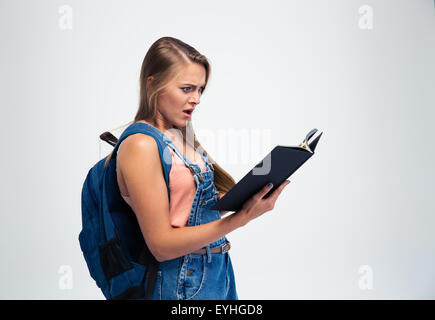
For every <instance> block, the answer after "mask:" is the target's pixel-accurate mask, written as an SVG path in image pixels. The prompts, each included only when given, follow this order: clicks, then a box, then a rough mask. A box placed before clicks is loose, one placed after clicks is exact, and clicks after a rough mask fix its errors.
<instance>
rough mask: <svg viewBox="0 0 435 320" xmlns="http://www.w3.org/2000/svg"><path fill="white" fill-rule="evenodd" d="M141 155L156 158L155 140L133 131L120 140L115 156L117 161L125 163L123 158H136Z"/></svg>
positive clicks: (157, 155)
mask: <svg viewBox="0 0 435 320" xmlns="http://www.w3.org/2000/svg"><path fill="white" fill-rule="evenodd" d="M141 156H146V157H147V158H148V159H149V158H155V159H154V160H156V157H157V160H158V157H159V152H158V147H157V142H156V141H155V140H154V138H153V137H151V136H149V135H146V134H142V133H135V134H132V135H130V136H128V137H127V138H125V139H124V141H122V143H121V145H120V146H119V149H118V154H117V158H118V160H119V163H120V164H121V165H122V163H125V161H123V160H127V159H132V158H137V157H141Z"/></svg>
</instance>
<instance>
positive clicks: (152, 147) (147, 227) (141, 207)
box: [117, 134, 279, 261]
mask: <svg viewBox="0 0 435 320" xmlns="http://www.w3.org/2000/svg"><path fill="white" fill-rule="evenodd" d="M121 146H122V148H121V147H120V149H119V151H118V155H117V157H118V168H117V170H120V171H121V175H122V177H123V179H124V181H125V184H126V187H127V190H128V194H129V195H130V198H131V203H132V209H133V211H134V212H135V214H136V216H137V219H138V222H139V226H140V229H141V231H142V234H143V236H144V239H145V241H146V243H147V246H148V248H149V249H150V251H151V253H152V254H153V255H154V257H155V258H156V259H157V260H158V261H165V260H170V259H174V258H177V257H180V256H183V255H186V254H188V253H190V252H192V251H195V250H198V249H201V248H203V247H205V246H207V245H208V244H210V243H211V242H213V241H216V240H217V239H219V238H221V237H222V236H224V235H226V234H228V233H230V232H231V231H233V230H235V229H237V228H239V227H241V226H243V225H245V224H247V223H248V222H249V221H250V220H252V219H254V218H255V217H257V216H259V215H261V214H262V213H264V212H266V211H268V210H270V203H271V202H272V201H273V200H274V198H273V197H272V196H273V195H274V194H277V192H276V191H278V190H279V188H278V189H277V190H275V192H274V194H272V195H271V196H270V197H268V198H267V199H264V200H261V203H259V202H258V201H260V199H261V198H262V196H264V195H265V194H266V193H267V192H268V191H269V189H264V190H262V191H261V192H260V193H259V195H258V197H257V198H255V201H254V202H253V203H250V204H249V205H248V206H247V207H246V208H245V207H244V208H242V210H240V211H238V212H237V213H236V214H231V215H230V216H228V217H224V218H222V219H219V220H216V221H213V222H210V223H206V224H202V225H198V226H186V227H181V228H174V227H172V226H171V223H170V219H169V201H168V193H167V188H166V182H165V179H164V175H163V168H162V164H161V161H160V154H159V151H158V147H157V143H156V141H155V140H154V138H152V137H151V136H148V135H144V134H133V135H131V136H129V137H127V138H126V139H125V140H124V141H123V142H122V145H121ZM121 149H122V152H120V151H121ZM254 197H256V196H254ZM276 197H277V196H276ZM275 200H276V199H275ZM273 203H274V201H273ZM273 203H272V208H273Z"/></svg>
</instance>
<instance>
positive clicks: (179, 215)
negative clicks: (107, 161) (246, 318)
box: [109, 37, 290, 299]
mask: <svg viewBox="0 0 435 320" xmlns="http://www.w3.org/2000/svg"><path fill="white" fill-rule="evenodd" d="M209 76H210V65H209V63H208V61H207V59H206V57H204V56H203V55H201V54H200V53H199V52H197V51H196V50H195V49H194V48H192V47H191V46H189V45H187V44H186V43H184V42H182V41H180V40H178V39H175V38H171V37H163V38H160V39H159V40H157V41H156V42H155V43H154V44H152V46H151V47H150V49H149V51H148V52H147V54H146V56H145V58H144V60H143V63H142V69H141V74H140V102H139V109H138V111H137V114H136V116H135V120H134V122H135V123H136V122H141V123H144V124H145V125H146V126H150V129H152V130H157V131H158V132H159V133H160V134H162V135H163V136H164V137H165V138H167V139H166V140H165V141H167V147H168V148H169V150H170V153H171V157H172V159H171V160H172V167H171V171H170V180H169V189H170V201H169V200H168V191H167V187H166V182H165V178H164V175H163V170H162V164H161V160H160V155H159V151H158V147H157V143H156V141H155V140H154V138H153V137H152V136H151V135H145V134H133V135H130V136H128V137H127V138H126V139H125V140H124V141H123V142H122V143H121V145H120V147H119V150H118V154H117V166H116V168H117V181H118V185H119V190H120V192H121V195H122V196H123V198H124V199H125V201H126V202H127V203H128V204H129V205H130V207H131V208H132V210H133V211H134V213H135V214H136V216H137V220H138V222H139V226H140V229H141V231H142V234H143V236H144V239H145V242H146V244H147V246H148V248H149V250H150V252H151V253H152V255H153V256H154V257H155V258H156V259H157V260H158V261H159V271H158V273H157V275H158V277H157V280H156V283H155V286H154V290H153V293H152V295H151V299H238V296H237V292H236V286H235V280H234V272H233V267H232V264H231V259H230V256H229V253H228V249H229V247H230V246H229V243H228V241H227V239H226V238H225V235H226V234H228V233H230V232H231V231H233V230H235V229H237V228H240V227H242V226H245V225H246V224H247V223H248V222H249V221H251V220H253V219H255V218H257V217H259V216H260V215H262V214H263V213H265V212H267V211H270V210H272V209H273V207H274V204H275V202H276V200H277V198H278V196H279V195H280V193H281V191H282V190H283V188H284V187H285V186H286V185H287V184H288V183H289V182H290V181H289V180H286V181H285V182H283V183H282V185H281V186H280V187H279V188H277V189H276V190H275V191H274V193H273V194H272V195H271V196H270V197H268V198H267V199H262V197H263V196H264V195H265V194H266V193H267V192H268V191H269V190H270V189H269V188H268V186H265V187H264V188H263V189H262V190H261V191H259V192H258V193H257V194H255V195H254V196H253V197H252V198H251V199H249V200H248V201H246V202H245V204H244V206H243V208H242V209H241V210H240V211H237V212H235V213H233V214H230V215H228V216H226V217H223V218H222V217H221V215H223V214H225V213H226V212H219V211H217V210H211V209H210V207H212V206H213V205H214V204H215V203H216V202H217V200H218V199H219V198H220V197H222V196H223V195H224V194H225V193H226V192H227V191H228V190H230V189H231V188H232V187H233V186H234V185H235V181H234V179H233V178H232V177H231V176H230V175H229V174H228V173H227V172H226V171H225V170H223V169H222V168H221V167H220V166H219V165H218V164H217V163H215V162H214V161H213V160H212V159H211V157H210V156H209V155H208V154H207V152H205V150H204V149H203V148H202V146H201V145H200V144H199V142H198V141H197V139H196V137H195V135H194V133H193V130H192V126H191V121H190V119H191V117H192V114H193V113H194V112H195V109H196V108H197V107H198V105H199V103H200V98H201V95H202V94H203V92H204V90H205V88H206V86H207V81H208V79H209ZM132 123H133V122H132ZM178 133H180V134H178ZM190 137H192V138H190ZM199 150H201V152H198V151H199ZM109 158H110V157H109Z"/></svg>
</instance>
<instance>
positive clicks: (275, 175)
mask: <svg viewBox="0 0 435 320" xmlns="http://www.w3.org/2000/svg"><path fill="white" fill-rule="evenodd" d="M316 133H317V129H313V130H311V131H310V132H309V133H308V134H307V135H306V137H305V139H304V141H302V143H301V144H300V145H298V146H281V145H277V146H276V147H275V148H273V150H272V151H271V152H269V154H268V155H267V156H266V157H265V158H264V159H263V160H261V161H260V162H259V163H258V164H257V165H256V166H255V167H254V168H253V169H252V170H251V171H249V172H248V173H247V174H246V175H245V176H244V177H243V178H242V179H241V180H240V181H239V182H238V183H237V184H236V185H235V186H234V187H232V188H231V190H229V191H228V192H227V193H226V194H225V195H224V196H223V197H222V198H221V199H220V200H219V201H218V202H217V203H216V204H215V205H214V206H212V207H211V209H212V210H220V211H237V210H240V209H241V208H242V206H243V204H244V203H245V201H247V200H248V199H249V198H251V197H252V196H253V195H254V194H255V193H257V192H258V191H260V189H261V188H263V187H264V186H265V185H266V184H267V183H269V182H272V183H273V187H272V189H271V190H270V191H269V192H268V193H267V194H266V195H265V196H264V197H263V199H265V198H267V197H269V196H270V194H272V193H273V191H274V190H276V188H278V187H279V186H280V185H281V183H283V182H284V180H286V179H287V178H288V177H290V176H291V175H292V174H293V173H294V172H295V171H296V170H297V169H299V168H300V167H301V166H302V165H303V164H304V163H305V162H306V161H307V160H308V159H309V158H311V157H312V156H313V154H314V150H315V149H316V146H317V143H318V142H319V139H320V137H321V136H322V134H323V132H321V133H320V134H318V135H316ZM314 136H316V137H315V138H313V137H314ZM311 139H313V140H312V142H309V141H310V140H311Z"/></svg>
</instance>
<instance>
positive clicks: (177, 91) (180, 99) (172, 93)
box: [157, 63, 206, 130]
mask: <svg viewBox="0 0 435 320" xmlns="http://www.w3.org/2000/svg"><path fill="white" fill-rule="evenodd" d="M205 76H206V73H205V68H204V67H203V66H202V65H200V64H198V63H189V64H187V65H186V66H185V67H184V70H183V71H182V72H180V74H179V75H178V77H176V78H175V79H174V80H173V81H172V82H171V83H170V84H169V85H168V86H167V87H166V88H165V89H164V91H163V92H162V93H161V95H160V96H159V97H158V99H157V122H158V123H160V124H161V125H163V126H164V128H165V129H166V130H167V129H170V128H172V127H173V126H177V127H180V128H183V127H185V126H186V124H187V121H189V120H190V119H191V117H192V115H193V111H192V112H190V117H189V116H187V115H186V113H185V112H184V111H185V110H194V109H195V108H196V106H197V105H198V104H199V102H200V98H201V94H202V91H203V90H204V86H205Z"/></svg>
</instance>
